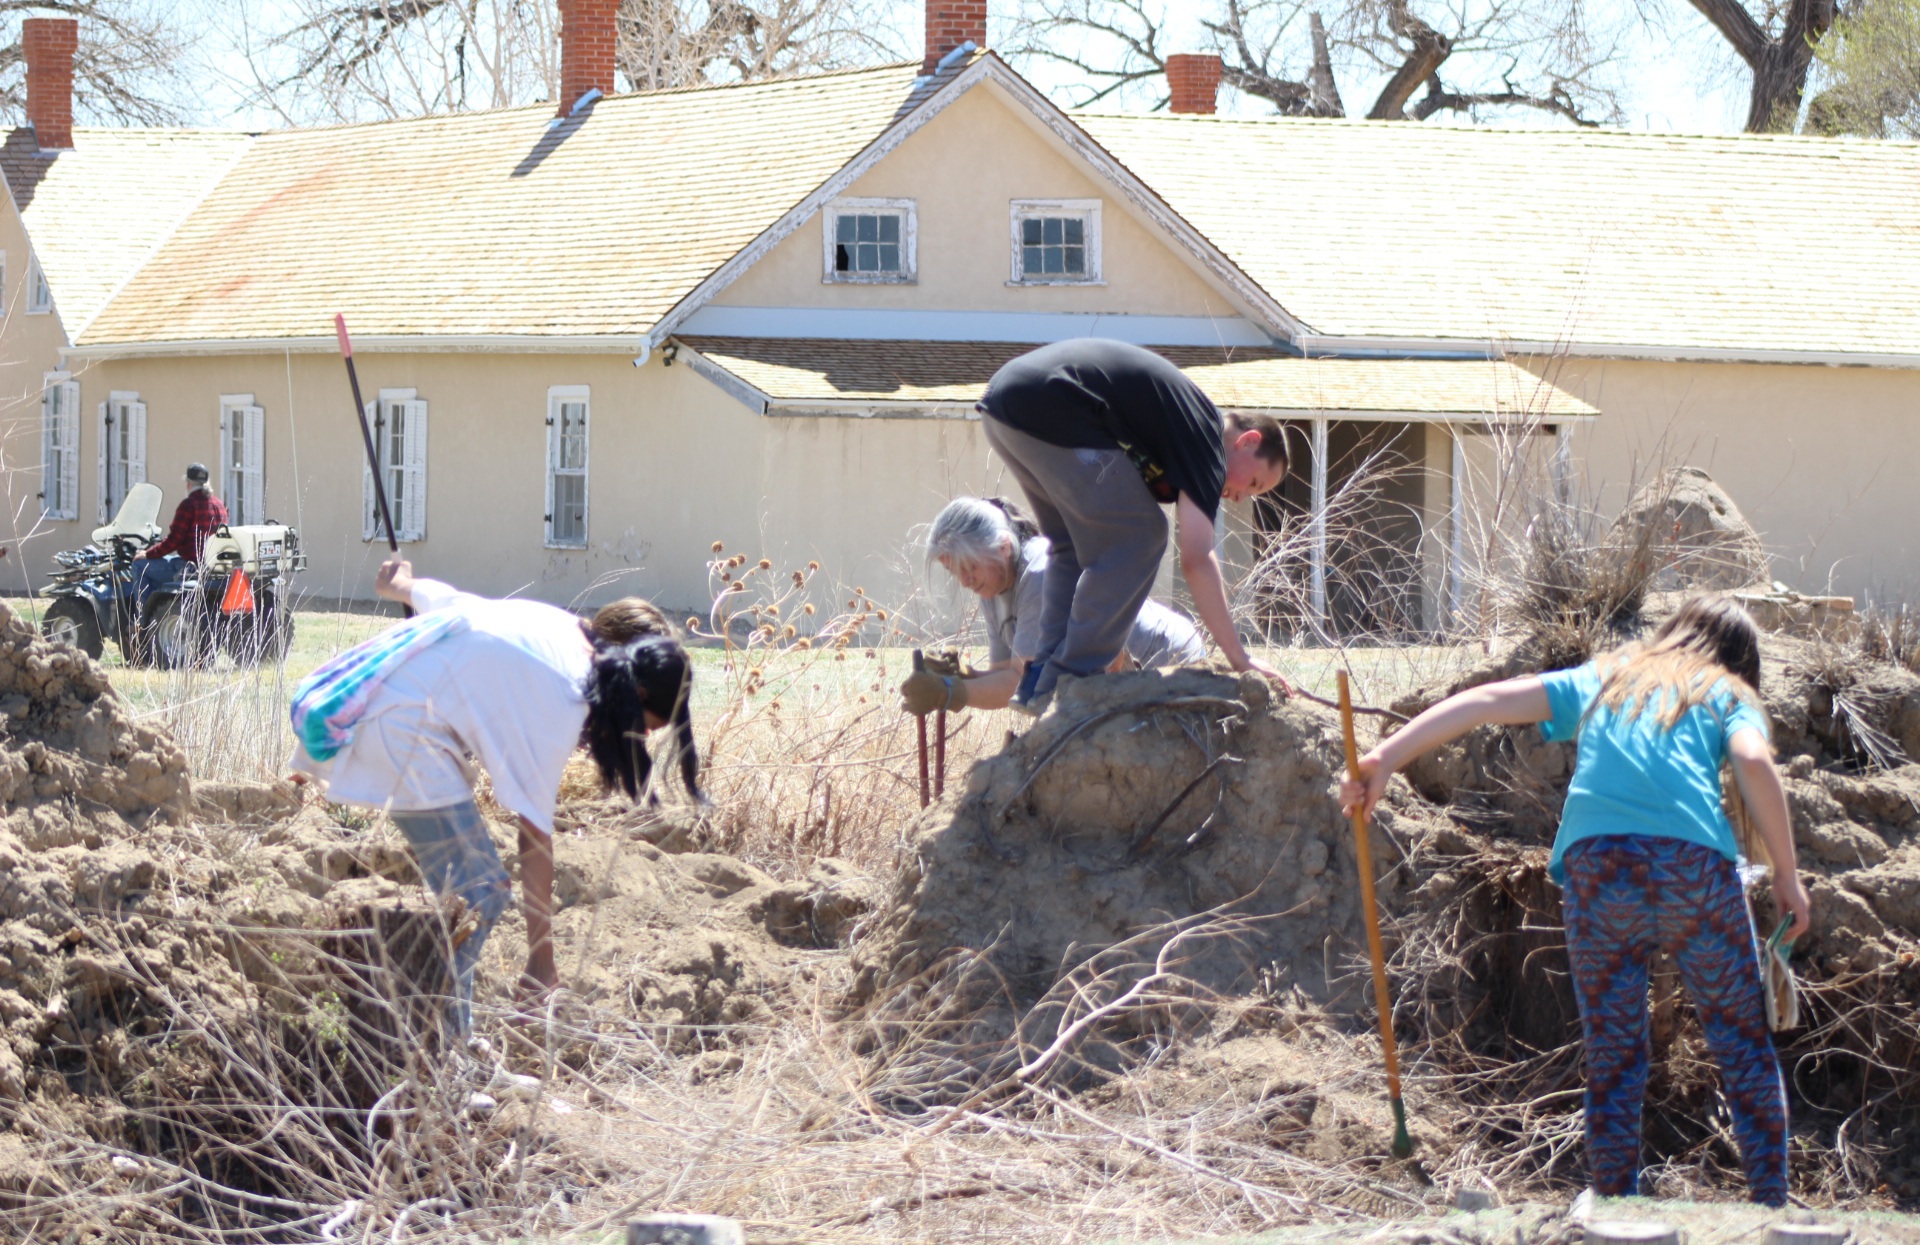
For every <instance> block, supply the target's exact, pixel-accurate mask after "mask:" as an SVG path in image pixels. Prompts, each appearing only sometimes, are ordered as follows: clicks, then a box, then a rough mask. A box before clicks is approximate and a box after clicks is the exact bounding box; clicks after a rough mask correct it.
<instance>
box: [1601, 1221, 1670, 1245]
mask: <svg viewBox="0 0 1920 1245" xmlns="http://www.w3.org/2000/svg"><path fill="white" fill-rule="evenodd" d="M1586 1245H1680V1233H1679V1231H1678V1230H1677V1229H1676V1228H1674V1227H1672V1226H1671V1225H1670V1224H1664V1223H1656V1222H1654V1221H1652V1220H1631V1221H1629V1220H1619V1219H1615V1220H1602V1221H1599V1222H1596V1223H1590V1224H1588V1225H1587V1235H1586Z"/></svg>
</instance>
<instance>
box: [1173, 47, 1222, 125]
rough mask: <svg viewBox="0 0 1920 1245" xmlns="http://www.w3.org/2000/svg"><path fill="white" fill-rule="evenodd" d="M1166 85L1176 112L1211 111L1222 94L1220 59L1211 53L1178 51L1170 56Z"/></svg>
mask: <svg viewBox="0 0 1920 1245" xmlns="http://www.w3.org/2000/svg"><path fill="white" fill-rule="evenodd" d="M1167 87H1168V89H1169V90H1171V91H1172V92H1173V102H1172V103H1171V104H1170V105H1169V107H1170V108H1171V109H1172V110H1173V111H1174V112H1201V113H1211V112H1212V111H1213V107H1214V101H1215V100H1216V99H1217V98H1218V97H1219V95H1220V58H1219V57H1218V56H1216V55H1214V54H1213V53H1211V52H1207V53H1199V52H1176V53H1174V54H1173V55H1172V56H1169V57H1167Z"/></svg>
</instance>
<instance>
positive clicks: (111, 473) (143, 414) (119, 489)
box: [98, 389, 147, 523]
mask: <svg viewBox="0 0 1920 1245" xmlns="http://www.w3.org/2000/svg"><path fill="white" fill-rule="evenodd" d="M99 466H100V470H99V475H98V481H99V496H100V522H102V523H111V522H112V521H113V516H114V515H116V514H119V513H120V504H121V503H122V502H124V501H126V500H127V490H128V489H130V488H132V487H133V486H134V485H136V484H143V483H145V482H146V479H147V404H146V403H144V402H142V401H141V400H140V395H139V394H137V393H123V392H121V391H120V390H117V389H116V390H114V391H113V393H111V394H110V395H108V397H107V400H106V401H105V402H102V403H101V404H100V455H99Z"/></svg>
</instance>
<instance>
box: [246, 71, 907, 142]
mask: <svg viewBox="0 0 1920 1245" xmlns="http://www.w3.org/2000/svg"><path fill="white" fill-rule="evenodd" d="M909 68H912V69H918V68H919V62H918V61H890V62H888V63H887V64H885V65H863V66H858V67H855V68H850V69H826V70H821V71H820V72H819V73H797V74H788V75H785V76H781V77H772V78H753V79H749V80H747V81H744V82H703V83H699V84H696V85H692V86H666V87H656V88H654V89H653V90H651V91H625V92H621V93H620V94H617V95H603V96H601V97H600V98H599V99H598V100H595V101H594V105H593V107H594V109H595V110H597V109H600V108H604V107H606V106H607V105H608V104H622V103H626V102H628V101H630V100H640V99H658V98H661V97H662V96H674V95H700V94H704V93H707V92H714V93H718V92H721V91H737V90H746V89H766V88H771V87H781V86H793V85H795V84H796V83H809V82H823V81H827V80H829V79H834V78H852V77H858V76H860V75H862V74H872V75H874V76H875V77H878V76H880V75H881V74H884V73H899V72H901V71H904V70H906V69H909ZM553 107H554V105H553V101H552V100H535V101H534V102H532V103H528V104H501V105H499V106H498V107H494V108H467V109H462V110H460V111H458V112H423V113H419V114H417V115H415V116H411V117H376V118H374V119H373V120H371V121H339V122H333V123H331V124H327V125H290V126H285V127H283V128H281V129H277V130H260V131H255V132H254V133H257V135H258V136H259V137H262V138H270V137H272V136H274V135H278V134H327V133H333V132H335V131H339V130H360V129H370V128H373V127H375V126H389V125H418V124H425V123H429V122H447V121H461V120H465V119H468V118H473V117H493V116H503V115H505V114H507V113H516V112H533V111H538V112H541V113H547V114H550V113H551V112H552V111H553Z"/></svg>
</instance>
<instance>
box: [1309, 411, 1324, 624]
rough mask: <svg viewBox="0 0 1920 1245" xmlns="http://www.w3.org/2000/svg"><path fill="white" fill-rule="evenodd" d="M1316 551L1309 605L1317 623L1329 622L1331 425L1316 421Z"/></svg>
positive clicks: (1314, 459)
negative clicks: (1329, 467) (1329, 442)
mask: <svg viewBox="0 0 1920 1245" xmlns="http://www.w3.org/2000/svg"><path fill="white" fill-rule="evenodd" d="M1312 514H1313V526H1312V529H1311V531H1312V535H1313V549H1312V555H1313V560H1312V563H1311V565H1312V572H1311V574H1310V576H1309V578H1308V584H1309V588H1308V593H1309V597H1308V603H1309V605H1310V607H1311V608H1312V610H1313V619H1314V621H1315V622H1316V623H1319V624H1320V625H1321V626H1323V627H1324V626H1325V625H1326V622H1327V421H1326V420H1325V419H1316V420H1314V421H1313V511H1312Z"/></svg>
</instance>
